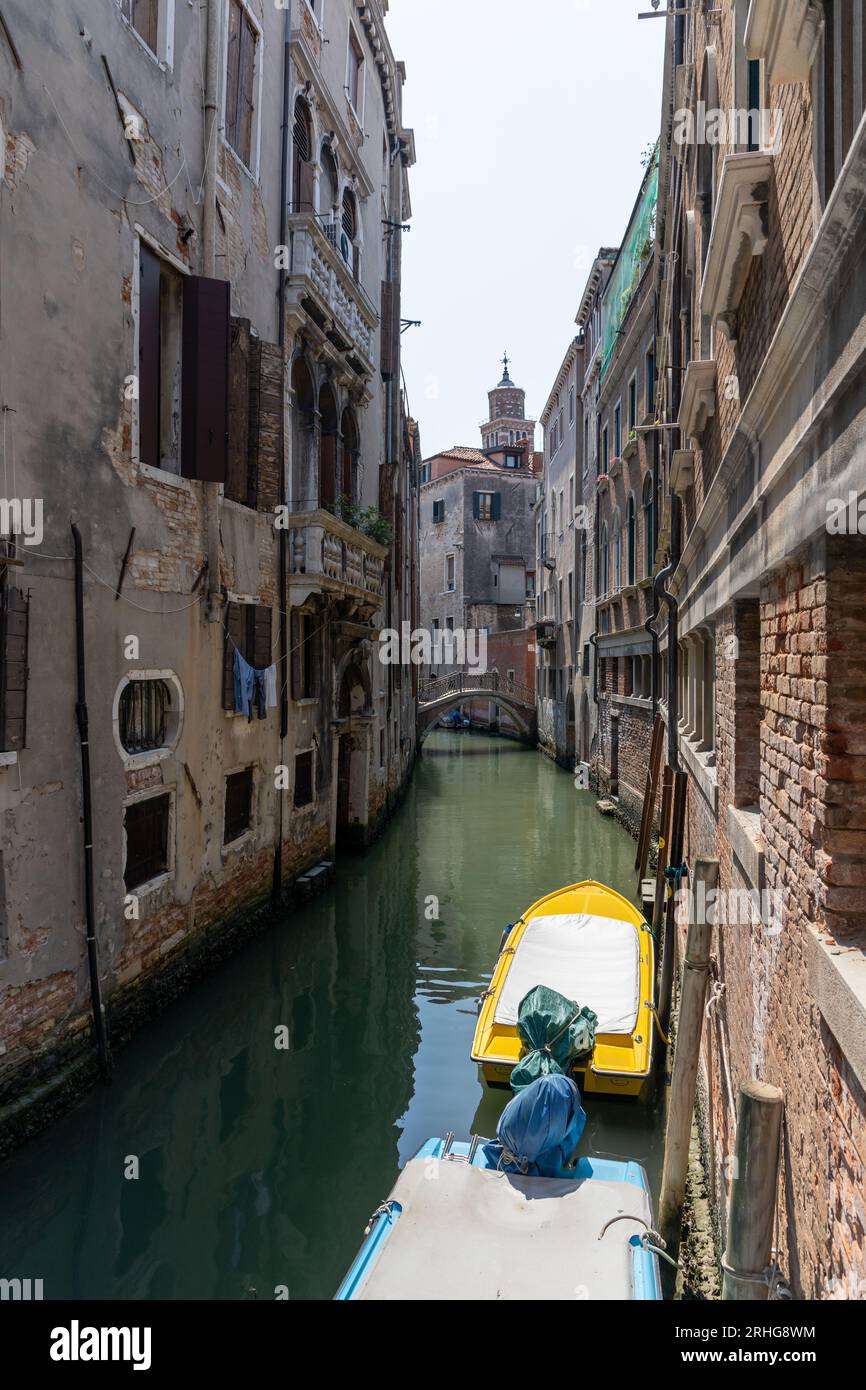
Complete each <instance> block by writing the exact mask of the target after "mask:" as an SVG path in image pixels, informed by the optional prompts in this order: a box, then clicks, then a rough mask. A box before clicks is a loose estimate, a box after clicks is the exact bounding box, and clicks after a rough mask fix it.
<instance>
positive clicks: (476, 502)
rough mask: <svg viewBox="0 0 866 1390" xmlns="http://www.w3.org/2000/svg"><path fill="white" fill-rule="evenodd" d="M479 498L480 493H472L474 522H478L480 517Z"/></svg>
mask: <svg viewBox="0 0 866 1390" xmlns="http://www.w3.org/2000/svg"><path fill="white" fill-rule="evenodd" d="M480 498H481V494H480V492H473V494H472V515H473V516H474V517H475V519H476V521H477V520H478V518H479V516H480V515H481V501H480Z"/></svg>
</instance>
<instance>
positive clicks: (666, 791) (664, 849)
mask: <svg viewBox="0 0 866 1390" xmlns="http://www.w3.org/2000/svg"><path fill="white" fill-rule="evenodd" d="M673 792H674V773H673V768H671V767H666V768H665V770H664V776H663V777H662V811H661V819H660V821H659V841H658V856H659V857H658V865H657V867H656V897H655V907H654V909H653V920H652V928H653V931H654V932H657V931H658V929H659V927H660V926H661V923H662V917H663V913H664V902H665V884H666V882H667V880H666V879H665V869H666V868H667V866H668V863H669V860H668V857H667V856H668V846H669V843H670V821H671V803H672V801H673Z"/></svg>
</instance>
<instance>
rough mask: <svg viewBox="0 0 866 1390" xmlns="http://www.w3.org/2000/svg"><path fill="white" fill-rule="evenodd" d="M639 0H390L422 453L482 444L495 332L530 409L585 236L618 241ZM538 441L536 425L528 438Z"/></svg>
mask: <svg viewBox="0 0 866 1390" xmlns="http://www.w3.org/2000/svg"><path fill="white" fill-rule="evenodd" d="M649 9H650V3H649V0H390V6H389V12H388V17H387V21H386V22H387V27H388V32H389V35H390V38H391V46H392V48H393V50H394V55H395V57H396V58H397V59H402V60H403V61H404V62H405V64H406V69H407V80H406V86H405V88H404V97H403V119H404V123H405V124H406V125H407V126H411V127H413V128H414V131H415V140H416V146H417V163H416V164H415V166H414V168H412V169H411V170H410V173H409V177H410V189H411V198H412V219H411V226H412V231H411V232H410V233H409V234H408V235H407V236H406V237H405V238H404V242H403V303H402V313H403V317H404V318H409V319H421V320H422V326H421V327H420V328H410V329H408V330H407V331H406V332H405V334H404V335H403V370H404V375H405V378H406V384H407V388H408V398H409V405H410V409H411V411H412V413H413V414H414V415H415V417H416V418H417V419H418V421H419V423H420V427H421V448H422V453H423V455H424V457H425V458H429V457H430V456H431V455H433V454H435V453H438V452H439V451H441V450H443V449H447V448H450V447H451V446H452V445H454V444H468V445H471V446H474V447H479V448H480V445H481V435H480V432H479V428H478V427H479V425H480V424H481V422H482V420H484V419H486V416H487V392H488V391H489V390H490V389H491V388H492V387H494V386H496V385H497V384H498V382H499V379H500V377H501V374H502V361H501V359H502V354H503V352H504V351H505V350H506V349H507V351H508V355H509V358H510V359H511V368H510V370H511V376H512V379H513V380H514V382H515V384H516V385H518V386H522V387H523V388H524V389H525V391H526V405H527V412H528V414H529V416H530V418H532V417H533V416H534V417H535V418H538V417H539V416H540V414H541V411H542V410H543V409H544V405H545V403H546V401H547V398H548V396H549V394H550V391H551V389H552V387H553V383H554V381H555V378H556V374H557V372H558V370H559V367H560V364H561V362H562V359H563V357H564V356H565V352H566V350H567V348H568V345H569V343H570V342H571V340H572V338H573V337H574V336H575V333H576V331H577V330H576V328H575V323H574V319H575V315H576V313H577V310H578V307H579V304H580V299H581V296H582V294H583V291H584V288H585V286H586V282H587V279H588V276H589V271H590V269H591V266H592V261H593V258H594V257H595V255H596V253H597V251H598V249H599V247H601V246H616V245H618V244H619V242H620V240H621V238H622V236H623V235H624V233H625V230H626V226H627V223H628V219H629V216H630V214H631V211H632V208H633V206H634V202H635V199H636V198H637V195H638V191H639V189H640V184H641V179H642V177H643V169H642V167H641V155H642V153H643V151H644V150H645V149H646V147H647V146H648V145H651V144H653V143H654V142H655V140H656V139H657V137H658V131H659V123H660V119H661V89H662V65H663V41H664V30H665V21H664V20H663V19H648V20H639V19H638V17H637V16H638V13H639V12H640V11H644V10H649ZM540 445H541V428H540V426H539V428H538V430H537V432H536V447H537V448H538V447H540Z"/></svg>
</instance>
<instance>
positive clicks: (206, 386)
mask: <svg viewBox="0 0 866 1390" xmlns="http://www.w3.org/2000/svg"><path fill="white" fill-rule="evenodd" d="M230 302H231V286H230V285H229V282H228V281H227V280H207V279H204V278H202V277H200V276H196V275H191V276H189V278H188V279H187V280H185V281H184V289H183V405H182V414H183V431H182V432H183V445H182V472H183V475H184V477H185V478H197V479H198V480H199V482H205V483H224V482H225V481H226V474H227V471H228V395H229V325H230Z"/></svg>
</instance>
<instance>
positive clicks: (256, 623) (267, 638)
mask: <svg viewBox="0 0 866 1390" xmlns="http://www.w3.org/2000/svg"><path fill="white" fill-rule="evenodd" d="M271 616H272V615H271V609H270V605H269V604H265V603H257V604H255V605H254V607H253V651H252V656H251V658H250V665H251V666H254V667H255V669H256V670H257V671H263V670H264V669H265V667H267V666H270V665H272V664H273V660H274V656H273V652H272V651H271Z"/></svg>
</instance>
